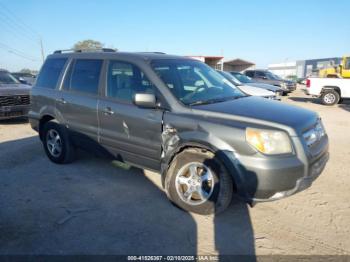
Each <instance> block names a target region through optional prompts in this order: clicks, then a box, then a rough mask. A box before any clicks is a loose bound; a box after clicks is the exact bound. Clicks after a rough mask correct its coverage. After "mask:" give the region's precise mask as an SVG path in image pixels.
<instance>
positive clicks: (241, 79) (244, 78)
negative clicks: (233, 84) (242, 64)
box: [231, 72, 254, 84]
mask: <svg viewBox="0 0 350 262" xmlns="http://www.w3.org/2000/svg"><path fill="white" fill-rule="evenodd" d="M231 75H233V76H234V77H235V78H237V79H238V81H239V82H241V83H244V84H246V83H253V82H254V81H253V80H252V79H251V78H250V77H249V76H246V75H243V74H241V73H237V72H231Z"/></svg>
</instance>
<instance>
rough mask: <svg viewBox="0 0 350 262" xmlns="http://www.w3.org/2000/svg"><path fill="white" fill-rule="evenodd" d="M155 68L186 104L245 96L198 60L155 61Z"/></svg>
mask: <svg viewBox="0 0 350 262" xmlns="http://www.w3.org/2000/svg"><path fill="white" fill-rule="evenodd" d="M152 67H153V69H154V71H155V72H156V73H157V74H158V76H159V77H160V78H161V79H162V80H163V82H164V83H165V84H166V85H167V86H168V88H169V89H170V91H171V92H172V93H173V94H174V96H175V97H176V98H177V99H178V100H180V101H181V102H182V103H183V104H185V105H195V104H208V103H216V102H222V101H226V100H230V99H236V98H239V97H243V96H244V94H243V93H242V92H241V91H239V90H238V89H237V88H236V87H235V86H234V85H233V84H231V83H230V82H229V81H228V80H227V79H226V78H225V77H223V76H222V75H220V74H219V73H218V72H216V71H215V70H214V69H212V68H211V67H209V66H207V65H206V64H204V63H202V62H199V61H194V60H187V59H184V60H181V59H169V60H154V61H153V62H152Z"/></svg>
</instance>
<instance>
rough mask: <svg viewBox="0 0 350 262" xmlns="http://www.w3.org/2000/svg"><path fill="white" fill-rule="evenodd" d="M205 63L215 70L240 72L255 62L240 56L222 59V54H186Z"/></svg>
mask: <svg viewBox="0 0 350 262" xmlns="http://www.w3.org/2000/svg"><path fill="white" fill-rule="evenodd" d="M187 57H190V58H193V59H197V60H199V61H202V62H204V63H206V64H207V65H209V66H211V67H212V68H214V69H217V70H223V71H237V72H242V71H244V70H247V69H252V68H255V64H254V63H252V62H249V61H246V60H243V59H240V58H236V59H231V60H227V61H224V57H223V56H187Z"/></svg>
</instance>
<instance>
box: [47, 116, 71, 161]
mask: <svg viewBox="0 0 350 262" xmlns="http://www.w3.org/2000/svg"><path fill="white" fill-rule="evenodd" d="M42 142H43V146H44V150H45V153H46V155H47V156H48V158H50V160H51V161H52V162H55V163H57V164H65V163H70V162H72V161H73V160H74V156H75V149H74V147H73V145H72V144H71V142H70V140H69V136H68V132H67V130H66V129H65V127H63V126H61V125H59V124H58V123H56V122H53V121H50V122H47V123H46V124H45V125H44V128H43V140H42Z"/></svg>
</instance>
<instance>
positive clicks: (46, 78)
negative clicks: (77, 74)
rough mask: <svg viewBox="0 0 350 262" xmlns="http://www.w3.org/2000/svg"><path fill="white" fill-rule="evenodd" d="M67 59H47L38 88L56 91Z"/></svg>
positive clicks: (37, 83) (38, 81) (40, 75)
mask: <svg viewBox="0 0 350 262" xmlns="http://www.w3.org/2000/svg"><path fill="white" fill-rule="evenodd" d="M66 61H67V58H52V59H47V60H46V62H45V64H44V65H43V68H42V69H41V71H40V74H39V76H38V80H37V82H36V86H38V87H44V88H51V89H54V88H55V87H56V85H57V81H58V78H59V77H60V75H61V72H62V70H63V68H64V65H65V63H66Z"/></svg>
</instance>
